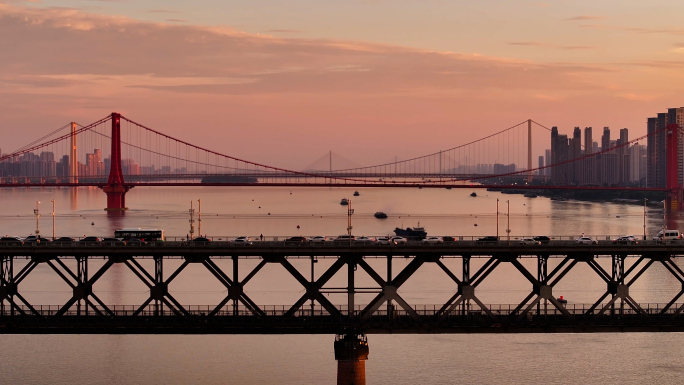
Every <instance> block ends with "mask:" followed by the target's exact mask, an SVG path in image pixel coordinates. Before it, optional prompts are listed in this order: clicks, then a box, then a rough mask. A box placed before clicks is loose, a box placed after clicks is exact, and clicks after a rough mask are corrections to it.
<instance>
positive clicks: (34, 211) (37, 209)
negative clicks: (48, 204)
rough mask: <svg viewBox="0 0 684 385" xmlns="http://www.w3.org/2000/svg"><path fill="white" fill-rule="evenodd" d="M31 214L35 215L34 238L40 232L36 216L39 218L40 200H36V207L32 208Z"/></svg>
mask: <svg viewBox="0 0 684 385" xmlns="http://www.w3.org/2000/svg"><path fill="white" fill-rule="evenodd" d="M33 214H34V215H35V216H36V238H38V237H39V236H38V234H40V226H39V223H38V218H40V201H36V208H35V209H33Z"/></svg>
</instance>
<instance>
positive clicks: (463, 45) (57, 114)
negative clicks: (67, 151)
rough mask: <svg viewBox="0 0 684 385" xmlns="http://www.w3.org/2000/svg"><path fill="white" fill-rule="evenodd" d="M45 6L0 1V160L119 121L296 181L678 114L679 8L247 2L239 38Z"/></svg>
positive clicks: (540, 144) (540, 142)
mask: <svg viewBox="0 0 684 385" xmlns="http://www.w3.org/2000/svg"><path fill="white" fill-rule="evenodd" d="M51 3H53V2H50V1H46V2H44V3H38V4H34V3H27V2H21V1H10V2H3V1H1V0H0V52H2V54H0V55H1V56H0V57H1V58H2V60H0V85H1V86H0V127H2V129H1V131H0V132H1V135H0V138H1V139H0V149H2V151H3V152H8V151H12V150H14V149H16V148H18V147H21V146H22V145H24V144H27V143H29V142H31V141H33V140H34V139H36V138H39V137H41V136H43V135H44V134H45V133H47V132H50V131H52V130H54V129H55V128H57V127H60V126H62V125H63V124H64V123H66V122H69V121H77V122H79V123H81V124H86V123H89V122H91V121H95V120H97V119H99V118H101V117H103V116H105V115H107V114H109V113H110V112H112V111H118V112H121V113H122V114H124V115H126V116H128V117H130V118H132V119H133V120H136V121H138V122H141V123H143V124H145V125H147V126H149V127H152V128H154V129H157V130H159V131H163V132H165V133H168V134H169V135H171V136H175V137H178V138H179V139H184V140H187V141H189V142H191V143H195V144H197V145H200V146H203V147H207V148H210V149H213V150H216V151H218V152H221V153H224V154H229V155H232V156H236V157H239V158H243V159H248V160H252V161H256V162H260V163H265V164H269V165H273V166H280V167H285V168H294V169H298V168H302V167H304V166H306V165H308V164H310V163H311V162H313V161H315V160H316V159H318V158H320V157H321V156H322V155H323V154H324V153H327V152H328V151H330V150H332V151H333V152H335V153H338V154H341V155H343V156H344V157H346V158H349V159H353V160H355V161H356V162H357V163H358V164H361V165H369V164H375V163H381V162H384V161H387V160H389V159H394V158H395V156H397V157H399V159H402V158H403V159H405V158H410V157H414V156H418V155H423V154H426V153H432V152H436V151H439V150H441V149H445V148H450V147H454V146H457V145H459V144H462V143H465V142H468V141H471V140H473V139H477V138H479V137H482V136H485V135H489V134H491V133H494V132H496V131H499V130H501V129H504V128H506V127H509V126H511V125H513V124H515V123H518V122H521V121H523V120H525V119H528V118H531V119H534V120H535V121H538V122H539V123H542V124H544V125H546V126H549V127H550V126H552V125H557V126H559V127H560V130H561V133H567V134H571V132H572V127H574V126H581V127H584V126H594V127H603V126H610V127H611V128H614V129H615V130H616V135H617V130H618V129H619V128H623V127H628V128H630V136H631V137H632V138H635V137H637V136H641V135H643V134H644V133H645V122H646V118H647V117H649V116H654V115H655V113H657V112H661V111H664V110H665V109H666V108H668V107H679V106H682V105H684V97H682V96H680V93H681V91H682V89H684V87H683V86H684V68H683V67H684V60H683V59H684V28H678V27H676V26H675V24H674V21H675V20H674V18H671V19H672V24H668V23H665V24H663V23H662V21H663V20H667V19H668V18H669V16H670V15H674V14H683V13H682V12H684V5H679V4H678V3H676V2H671V1H655V2H649V5H647V6H646V5H641V4H640V3H637V2H632V1H626V2H618V1H607V2H606V3H612V5H613V7H609V6H602V7H598V6H594V8H590V4H591V3H590V2H584V1H575V2H572V1H557V2H549V3H548V4H546V3H526V4H523V3H518V2H515V3H518V4H523V5H520V7H521V8H525V7H526V8H525V9H526V10H527V11H528V12H523V11H524V10H525V9H523V10H520V11H519V12H517V13H516V12H514V11H515V10H514V9H513V8H510V7H511V3H513V2H510V3H508V2H505V1H491V0H489V1H484V2H481V3H482V4H479V5H477V6H475V5H469V6H463V7H462V8H458V9H455V10H451V9H450V10H449V11H450V12H455V13H457V14H456V15H453V14H452V13H441V12H443V11H445V10H444V9H441V8H440V7H445V6H444V5H443V2H433V1H428V2H425V3H424V5H422V6H419V5H417V2H414V1H408V0H397V1H392V0H386V1H381V0H377V1H359V2H352V3H353V4H355V6H357V7H366V8H367V9H369V11H368V12H369V14H371V15H373V14H375V13H377V14H378V15H386V16H385V17H386V19H383V18H376V19H375V21H376V23H375V24H373V23H371V21H370V20H368V17H363V13H359V12H357V13H355V14H354V15H357V16H354V17H352V16H351V15H347V14H346V13H345V12H351V11H350V10H349V9H348V7H346V8H344V9H343V8H340V11H339V17H337V18H336V17H335V14H334V12H335V8H334V7H331V8H330V9H328V8H325V9H322V10H321V9H319V10H317V11H318V14H316V13H315V12H313V11H311V12H309V13H307V10H308V8H303V6H302V8H301V9H299V10H297V9H294V10H293V9H290V10H288V11H287V13H285V14H286V15H287V16H288V17H287V19H284V18H278V17H275V16H273V15H280V14H279V13H277V12H273V11H272V10H271V9H270V8H268V7H267V6H266V5H268V4H275V3H272V2H269V1H266V0H260V1H258V2H257V3H259V6H261V7H262V8H258V7H256V6H254V8H250V9H249V11H250V12H251V13H250V12H247V10H245V9H241V12H243V13H244V15H245V16H244V19H245V20H247V21H249V22H248V23H247V22H246V23H245V24H244V25H238V23H237V22H236V23H234V24H232V25H231V24H227V23H225V22H223V23H220V22H219V21H218V20H216V17H210V16H208V15H209V14H211V12H207V9H204V8H201V6H202V4H204V3H206V4H204V5H206V6H208V5H209V3H210V2H200V5H199V6H198V7H200V8H196V9H190V8H188V9H186V8H183V7H182V6H181V5H179V4H177V3H175V2H172V3H170V4H173V5H174V6H177V7H178V9H177V10H163V9H156V10H155V9H152V7H154V6H157V5H158V4H156V2H154V1H150V2H148V4H147V6H148V8H149V9H148V10H147V13H145V12H143V11H142V10H144V9H143V8H141V9H142V10H141V9H134V10H131V9H129V8H132V4H131V3H127V2H123V3H121V4H120V3H114V4H113V5H110V4H109V3H108V2H101V3H100V2H95V3H97V4H102V5H101V6H99V7H96V6H93V4H94V3H93V2H90V3H87V2H83V1H82V2H80V4H84V7H80V8H79V7H78V6H77V5H78V2H76V1H72V2H67V3H74V4H70V5H72V6H71V7H69V8H63V7H62V8H56V7H53V6H52V5H53V4H51ZM140 3H142V4H145V3H146V2H140ZM299 3H300V2H298V1H295V2H294V3H293V4H299ZM301 3H306V2H305V1H302V2H301ZM333 3H334V2H333ZM136 4H138V3H137V2H136ZM85 5H87V6H88V7H86V6H85ZM573 5H574V6H573ZM604 5H605V4H604ZM617 5H624V7H622V8H620V7H617ZM117 7H118V8H117ZM126 7H128V8H126ZM597 7H598V8H597ZM295 8H296V7H295ZM509 8H510V9H511V10H510V11H509V12H506V10H507V9H509ZM260 9H263V10H264V17H263V18H258V16H259V14H260V13H259V11H260ZM515 9H517V8H515ZM488 10H491V12H488ZM153 11H156V12H153ZM200 11H201V12H200ZM220 11H221V12H226V15H234V14H235V12H232V13H231V12H228V11H229V10H226V9H221V10H220ZM390 11H392V12H390ZM419 11H420V12H419ZM236 12H237V11H236ZM283 12H284V11H283ZM217 13H218V11H217ZM312 13H313V14H312ZM184 14H185V16H184ZM412 14H413V15H415V16H414V18H413V19H411V18H410V15H412ZM159 15H164V16H161V17H166V19H163V18H162V19H160V16H159ZM169 15H171V16H173V17H176V16H178V17H177V18H175V19H169ZM358 15H361V16H358ZM316 17H318V19H316ZM378 17H379V16H378ZM450 18H454V20H451V19H450ZM477 18H479V19H477ZM226 19H228V21H229V22H230V21H232V20H230V19H231V18H230V17H228V16H227V17H226ZM356 19H358V26H357V25H356V24H354V23H355V20H356ZM456 19H458V20H456ZM475 19H477V20H478V22H474V21H473V20H475ZM317 20H318V21H317ZM457 21H458V22H459V23H460V24H456V22H457ZM449 22H453V23H454V24H453V28H452V30H451V31H449V26H450V23H449ZM373 25H375V27H374V28H373ZM297 26H299V28H297ZM345 26H346V28H347V29H345ZM466 27H467V28H466ZM402 28H403V29H402ZM450 32H451V33H450ZM595 132H598V130H597V129H595ZM537 134H538V136H537V137H535V159H536V156H537V155H542V150H543V149H544V148H547V147H548V146H549V145H548V143H549V134H548V132H546V131H543V130H539V131H538V133H537Z"/></svg>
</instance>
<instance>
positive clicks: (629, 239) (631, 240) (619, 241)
mask: <svg viewBox="0 0 684 385" xmlns="http://www.w3.org/2000/svg"><path fill="white" fill-rule="evenodd" d="M613 243H615V244H616V245H636V244H638V243H639V238H637V237H635V236H634V235H623V236H621V237H619V238H616V239H613Z"/></svg>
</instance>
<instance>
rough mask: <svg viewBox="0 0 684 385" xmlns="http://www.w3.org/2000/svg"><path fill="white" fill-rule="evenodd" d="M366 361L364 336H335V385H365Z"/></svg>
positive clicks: (355, 334) (354, 334) (366, 350)
mask: <svg viewBox="0 0 684 385" xmlns="http://www.w3.org/2000/svg"><path fill="white" fill-rule="evenodd" d="M367 359H368V340H367V339H366V336H364V335H363V334H362V333H356V332H347V333H344V334H338V335H336V336H335V360H337V385H366V360H367Z"/></svg>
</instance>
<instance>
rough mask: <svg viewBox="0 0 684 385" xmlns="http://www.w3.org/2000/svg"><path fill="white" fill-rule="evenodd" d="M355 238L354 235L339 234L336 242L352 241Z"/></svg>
mask: <svg viewBox="0 0 684 385" xmlns="http://www.w3.org/2000/svg"><path fill="white" fill-rule="evenodd" d="M355 239H356V237H355V236H353V235H347V234H342V235H340V236H338V237H337V238H335V242H351V241H353V240H355Z"/></svg>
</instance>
